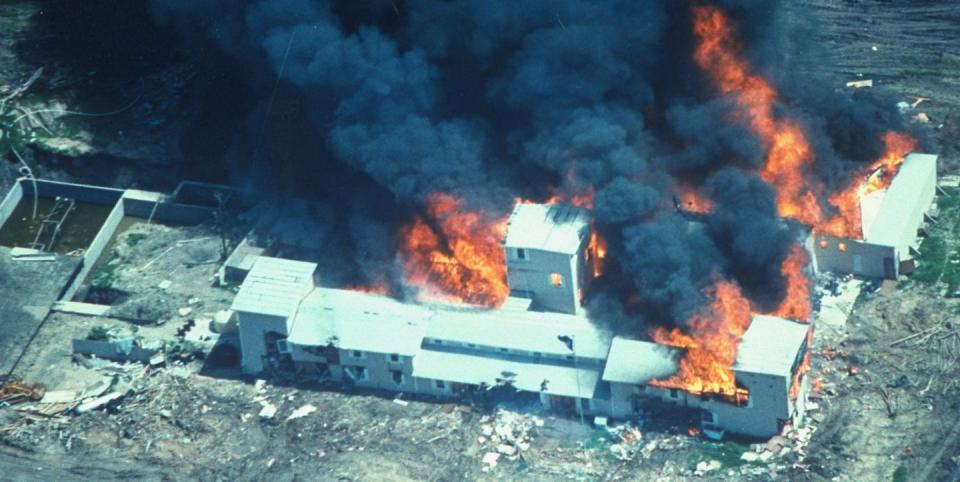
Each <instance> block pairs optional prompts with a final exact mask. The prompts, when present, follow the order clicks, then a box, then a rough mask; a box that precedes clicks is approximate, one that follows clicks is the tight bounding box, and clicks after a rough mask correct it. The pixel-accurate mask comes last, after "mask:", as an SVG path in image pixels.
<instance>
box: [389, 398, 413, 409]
mask: <svg viewBox="0 0 960 482" xmlns="http://www.w3.org/2000/svg"><path fill="white" fill-rule="evenodd" d="M393 403H396V404H397V405H400V406H401V407H406V406H407V405H410V402H408V401H406V400H402V399H399V398H394V399H393Z"/></svg>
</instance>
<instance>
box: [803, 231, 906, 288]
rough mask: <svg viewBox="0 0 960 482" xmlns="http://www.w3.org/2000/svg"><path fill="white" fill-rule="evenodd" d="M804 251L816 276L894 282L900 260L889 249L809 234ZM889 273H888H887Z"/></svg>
mask: <svg viewBox="0 0 960 482" xmlns="http://www.w3.org/2000/svg"><path fill="white" fill-rule="evenodd" d="M808 249H809V250H811V251H812V252H811V254H812V255H813V257H814V258H815V260H816V261H815V264H814V266H815V268H816V270H817V272H835V273H851V274H855V275H857V276H863V277H866V278H891V279H895V278H896V276H897V275H898V274H899V273H898V268H899V265H900V257H899V255H898V253H897V251H896V249H894V248H893V247H891V246H879V245H876V244H870V243H866V242H863V241H858V240H853V239H847V238H837V237H834V236H827V235H824V234H811V239H810V241H809V242H808ZM891 269H892V270H893V271H890V270H891Z"/></svg>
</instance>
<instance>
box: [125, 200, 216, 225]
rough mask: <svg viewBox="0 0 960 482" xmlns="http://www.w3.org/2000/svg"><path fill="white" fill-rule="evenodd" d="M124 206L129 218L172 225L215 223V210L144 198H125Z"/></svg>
mask: <svg viewBox="0 0 960 482" xmlns="http://www.w3.org/2000/svg"><path fill="white" fill-rule="evenodd" d="M123 206H124V209H125V210H126V213H127V215H129V216H139V217H142V218H150V217H151V215H152V216H153V218H152V219H153V220H154V221H159V222H165V223H172V224H200V223H205V222H212V221H213V212H214V211H215V209H212V208H207V207H202V206H191V205H189V204H178V203H172V202H162V201H161V202H159V203H158V202H157V200H156V199H152V200H151V199H143V198H142V197H136V198H133V197H126V196H125V197H124V198H123Z"/></svg>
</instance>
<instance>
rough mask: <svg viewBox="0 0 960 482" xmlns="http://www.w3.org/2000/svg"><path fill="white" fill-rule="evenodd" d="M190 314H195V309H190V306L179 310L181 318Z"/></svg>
mask: <svg viewBox="0 0 960 482" xmlns="http://www.w3.org/2000/svg"><path fill="white" fill-rule="evenodd" d="M190 313H193V308H190V307H189V306H184V307H183V308H180V309H179V310H177V314H178V315H180V316H187V315H189V314H190Z"/></svg>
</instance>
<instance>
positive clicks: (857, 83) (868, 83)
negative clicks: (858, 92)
mask: <svg viewBox="0 0 960 482" xmlns="http://www.w3.org/2000/svg"><path fill="white" fill-rule="evenodd" d="M847 87H852V88H854V89H862V88H864V87H873V79H866V80H851V81H850V82H847Z"/></svg>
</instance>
